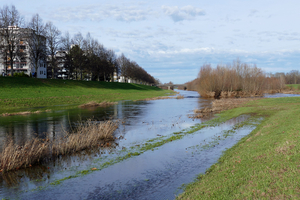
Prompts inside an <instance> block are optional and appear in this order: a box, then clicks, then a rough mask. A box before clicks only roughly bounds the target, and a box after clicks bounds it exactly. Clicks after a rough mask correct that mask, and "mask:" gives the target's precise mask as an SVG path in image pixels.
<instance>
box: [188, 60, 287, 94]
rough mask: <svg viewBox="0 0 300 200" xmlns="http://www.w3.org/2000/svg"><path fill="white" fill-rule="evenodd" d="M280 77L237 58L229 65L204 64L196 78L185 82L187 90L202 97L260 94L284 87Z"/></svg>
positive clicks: (283, 81)
mask: <svg viewBox="0 0 300 200" xmlns="http://www.w3.org/2000/svg"><path fill="white" fill-rule="evenodd" d="M284 84H285V80H284V79H283V78H282V77H275V76H269V75H268V74H266V73H264V72H263V71H262V70H261V69H260V68H258V67H257V66H256V65H249V64H247V63H242V62H240V61H239V60H236V61H234V62H233V64H232V65H231V64H229V65H217V67H216V68H212V67H211V65H210V64H205V65H203V66H202V67H201V68H200V72H199V74H198V78H197V79H196V80H194V81H191V82H188V83H187V89H188V90H196V91H198V92H199V93H200V95H201V96H202V97H214V98H219V97H221V96H227V97H230V96H253V95H262V94H263V92H264V91H266V90H268V91H272V90H273V91H276V90H280V89H282V88H283V87H284Z"/></svg>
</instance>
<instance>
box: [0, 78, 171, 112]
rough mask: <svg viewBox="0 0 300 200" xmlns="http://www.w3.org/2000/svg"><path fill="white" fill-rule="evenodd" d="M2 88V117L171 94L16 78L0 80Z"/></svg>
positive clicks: (110, 85)
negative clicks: (61, 106)
mask: <svg viewBox="0 0 300 200" xmlns="http://www.w3.org/2000/svg"><path fill="white" fill-rule="evenodd" d="M0 86H1V87H0V113H5V112H9V113H11V112H14V111H15V110H17V109H24V110H26V108H32V107H35V108H36V107H46V106H48V107H49V106H55V105H73V106H78V105H80V104H85V103H88V102H91V101H95V102H97V103H101V102H104V101H107V102H115V101H119V100H141V99H146V98H152V97H158V96H166V95H167V93H170V91H166V90H161V89H159V88H156V87H151V86H145V85H139V84H129V83H108V82H96V81H72V80H51V79H32V78H16V77H14V78H11V77H0ZM36 110H42V108H39V109H36Z"/></svg>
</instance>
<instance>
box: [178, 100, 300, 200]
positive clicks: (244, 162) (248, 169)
mask: <svg viewBox="0 0 300 200" xmlns="http://www.w3.org/2000/svg"><path fill="white" fill-rule="evenodd" d="M241 114H255V115H257V116H262V117H264V120H263V121H262V123H261V124H260V125H258V126H257V128H256V129H255V130H254V131H252V132H251V133H250V134H249V135H248V136H246V137H244V138H243V139H242V140H241V141H239V142H238V143H237V144H236V145H235V146H234V147H232V148H231V149H228V150H227V151H226V152H225V153H224V154H223V156H222V157H221V158H220V159H219V162H218V163H216V164H214V165H212V166H211V167H210V168H209V169H208V170H207V171H206V173H205V174H201V175H199V176H198V178H197V180H196V181H195V182H194V183H191V184H189V185H188V186H187V187H186V189H185V192H184V193H183V194H181V195H180V196H179V197H178V199H288V198H291V199H294V198H299V195H300V190H299V187H298V183H299V181H300V177H299V176H298V171H299V166H300V155H299V150H300V146H299V142H300V138H299V130H300V120H299V119H300V98H299V97H289V98H274V99H261V100H256V101H250V102H248V103H247V104H244V105H243V107H238V108H234V109H231V110H227V111H225V112H222V113H221V114H220V117H226V116H233V115H241Z"/></svg>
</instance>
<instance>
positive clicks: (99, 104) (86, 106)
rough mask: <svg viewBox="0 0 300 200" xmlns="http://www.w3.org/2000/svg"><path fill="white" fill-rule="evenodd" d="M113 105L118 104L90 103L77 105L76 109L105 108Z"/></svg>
mask: <svg viewBox="0 0 300 200" xmlns="http://www.w3.org/2000/svg"><path fill="white" fill-rule="evenodd" d="M115 104H118V102H107V101H104V102H101V103H96V102H95V101H91V102H89V103H86V104H82V105H79V106H78V107H79V108H90V107H107V106H112V105H115Z"/></svg>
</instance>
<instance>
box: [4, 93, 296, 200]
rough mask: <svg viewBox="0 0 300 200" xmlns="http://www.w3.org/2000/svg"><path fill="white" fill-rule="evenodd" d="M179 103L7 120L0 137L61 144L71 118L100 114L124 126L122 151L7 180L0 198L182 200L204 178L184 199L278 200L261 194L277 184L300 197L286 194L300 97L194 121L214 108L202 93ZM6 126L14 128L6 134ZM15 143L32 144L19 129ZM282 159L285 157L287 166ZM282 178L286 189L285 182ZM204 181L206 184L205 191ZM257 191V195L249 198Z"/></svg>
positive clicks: (118, 143) (101, 151) (86, 154)
mask: <svg viewBox="0 0 300 200" xmlns="http://www.w3.org/2000/svg"><path fill="white" fill-rule="evenodd" d="M180 95H181V96H180V97H179V98H173V99H164V100H157V101H138V102H131V101H124V102H119V104H117V105H113V106H111V107H107V108H96V109H92V110H90V109H79V108H77V109H76V110H65V111H64V110H57V111H56V112H49V113H43V114H36V115H29V116H9V117H6V118H5V119H6V122H5V123H4V124H2V123H0V133H1V130H10V131H12V130H14V131H16V130H36V131H37V133H38V134H39V133H42V132H43V131H49V130H50V131H52V132H50V133H51V134H52V135H53V136H55V135H59V134H60V131H61V130H62V129H65V128H66V127H68V126H67V124H70V122H68V120H67V119H68V118H69V119H72V121H71V123H73V122H74V121H75V118H72V117H74V116H76V115H78V114H80V115H81V117H80V118H81V119H83V120H84V119H88V118H90V117H89V116H91V115H94V116H95V119H101V118H103V117H105V116H106V117H108V116H110V118H111V119H112V120H116V119H118V120H119V123H120V124H119V128H118V129H117V131H116V133H115V135H114V136H115V137H116V138H117V140H115V143H113V144H110V145H108V146H105V147H104V146H103V147H100V148H96V149H90V150H86V151H82V152H79V153H77V154H73V155H72V156H62V157H60V158H59V159H56V160H54V161H50V162H47V163H43V164H42V165H36V166H32V167H29V168H26V169H20V170H17V171H12V172H8V173H3V174H1V179H2V182H0V196H3V197H5V198H10V199H41V198H45V197H47V198H48V199H159V198H160V199H161V198H162V199H174V198H176V196H178V195H180V193H182V192H183V189H184V188H185V186H186V184H188V183H190V182H192V181H193V180H194V178H195V177H197V175H198V174H202V175H200V176H199V180H200V182H194V183H193V184H191V185H188V186H187V187H186V189H185V193H184V194H182V195H181V196H180V197H179V198H183V199H185V198H187V199H202V198H206V199H209V198H216V199H218V198H219V199H235V198H236V196H237V198H244V197H245V198H250V199H251V198H259V199H261V198H269V197H270V198H272V197H273V196H266V195H269V194H267V193H266V192H265V193H263V195H265V196H262V193H259V192H257V191H262V190H263V189H265V188H271V189H272V186H273V190H272V191H276V192H277V196H276V195H274V197H279V198H286V197H294V196H287V195H285V194H284V193H282V192H283V191H282V190H279V186H280V187H282V186H283V185H288V186H289V188H293V185H292V184H291V183H292V182H293V181H292V179H290V182H287V181H288V180H289V179H286V178H285V175H286V174H288V175H290V176H291V177H292V175H295V174H293V173H295V172H296V171H297V170H296V169H297V168H292V171H290V169H291V168H290V167H289V164H290V163H289V162H295V163H294V164H291V166H292V167H293V166H294V167H296V166H298V165H300V163H299V164H297V162H298V161H297V160H300V159H298V158H297V155H296V152H297V151H298V150H299V149H298V148H297V128H300V127H298V126H293V125H292V124H294V123H297V118H299V116H298V114H297V112H298V113H299V109H300V108H299V103H298V100H299V98H297V97H294V98H276V99H262V100H258V101H252V102H249V103H248V104H246V105H244V107H242V108H235V109H232V110H228V111H226V112H222V113H221V114H218V115H216V116H208V117H207V118H201V119H192V118H189V117H188V116H190V115H192V114H193V111H194V109H195V108H197V109H201V108H203V107H205V106H208V105H210V103H211V101H210V100H206V99H201V98H199V96H198V94H197V93H195V92H188V91H181V94H180ZM183 97H184V98H183ZM291 111H293V113H292V114H291V113H290V112H291ZM33 116H38V117H33ZM27 118H28V119H27ZM17 119H18V120H17ZM277 120H278V121H277ZM17 121H18V123H17ZM5 124H11V125H10V126H9V127H7V128H3V127H4V126H5ZM20 124H21V125H20ZM283 124H287V125H286V126H287V127H288V128H284V126H283ZM20 127H23V128H20ZM32 127H34V129H31V128H32ZM59 127H61V128H60V129H59ZM294 131H295V132H294ZM273 132H274V133H273ZM249 133H250V135H249V136H247V135H248V134H249ZM287 133H293V134H291V135H290V134H287ZM1 134H2V133H1ZM3 134H4V132H3ZM26 135H28V133H26ZM288 135H290V136H291V137H290V136H288ZM14 136H15V140H16V141H20V140H21V139H22V138H24V136H23V135H21V134H20V133H19V131H16V132H14ZM25 138H26V137H25ZM270 138H271V139H270ZM238 141H240V142H239V143H238V144H236V143H237V142H238ZM259 141H260V142H259ZM270 141H271V143H270ZM231 147H233V148H231ZM249 147H250V149H249ZM273 151H274V152H275V153H274V152H273ZM223 152H225V154H223ZM276 153H277V154H278V155H279V156H281V157H280V158H278V160H276V159H277V158H276V156H278V155H277V154H276ZM291 153H292V154H291ZM221 155H223V156H222V157H221V158H220V156H221ZM269 155H271V156H272V157H269ZM273 156H274V158H273ZM285 156H286V157H285ZM219 158H220V159H219ZM218 159H219V162H218ZM248 160H250V161H248ZM273 161H276V162H277V163H276V162H275V163H274V164H273V163H272V162H273ZM283 161H284V162H283ZM216 163H217V164H216ZM223 166H224V167H223ZM242 166H243V167H242ZM248 166H251V167H250V168H249V167H248ZM257 166H258V167H260V168H256V167H257ZM265 166H268V167H269V168H265ZM274 166H276V167H274ZM273 167H274V168H273ZM266 169H267V170H269V171H266ZM264 170H265V171H264ZM205 172H206V174H205ZM273 172H274V173H277V174H272V173H273ZM204 174H205V175H204ZM270 175H274V178H273V177H271V178H270V177H269V176H270ZM259 176H261V177H259ZM244 177H245V178H244ZM276 178H277V179H278V178H279V179H280V180H281V181H283V183H280V184H277V182H275V181H277V179H276ZM262 179H265V180H266V181H265V182H264V184H262V185H261V184H258V182H259V181H262ZM210 180H212V181H213V183H212V184H210ZM267 180H270V182H267ZM293 180H294V179H293ZM295 180H296V181H298V180H297V178H295ZM202 181H206V182H205V184H204V186H203V185H201V183H202ZM243 181H244V182H243ZM220 182H221V183H220ZM199 184H200V186H199ZM215 185H217V187H215ZM278 185H279V186H278ZM269 186H270V187H269ZM277 186H278V187H277ZM208 187H209V188H208ZM248 187H250V188H251V192H250V190H249V192H246V193H243V192H244V191H247V189H246V188H248ZM294 188H295V189H294V191H296V187H294ZM194 190H199V191H202V193H195V191H194ZM265 190H266V191H267V189H265ZM208 191H209V192H208ZM224 191H225V192H224ZM253 191H255V192H253ZM286 191H289V190H286ZM206 192H208V193H206ZM258 194H260V196H258ZM274 194H275V193H274ZM295 194H296V193H294V195H295ZM280 195H282V196H280Z"/></svg>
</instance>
